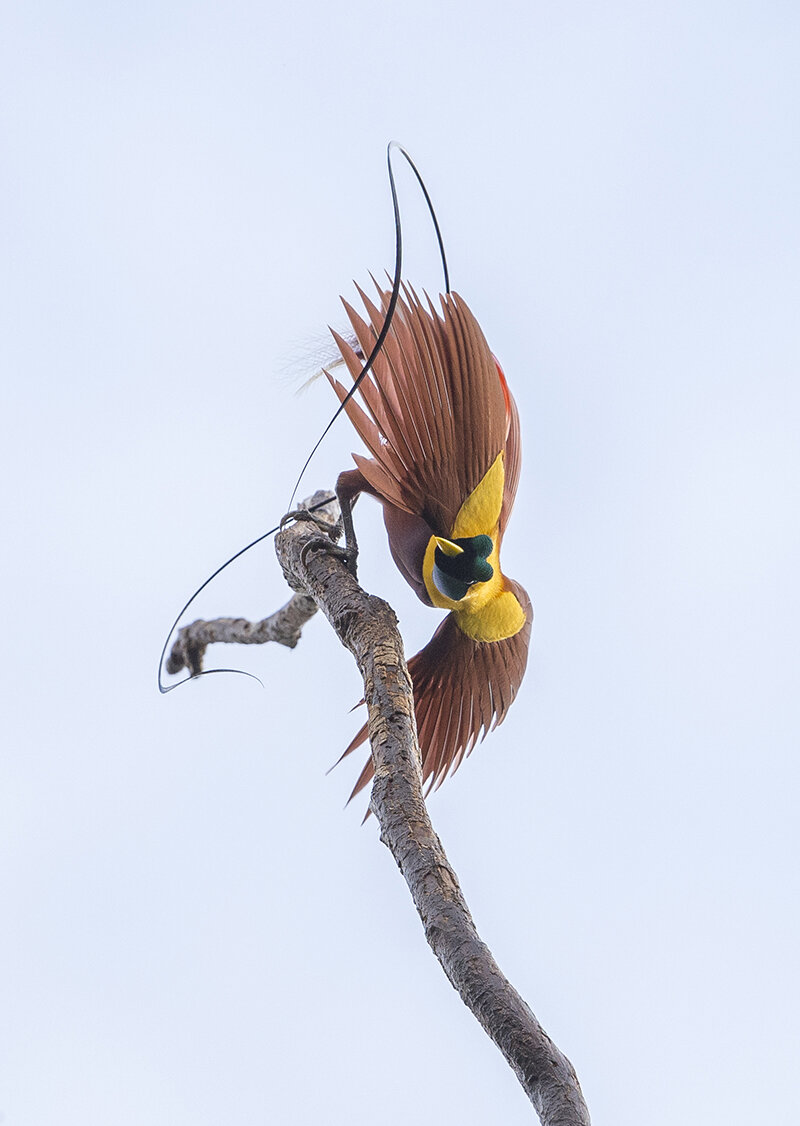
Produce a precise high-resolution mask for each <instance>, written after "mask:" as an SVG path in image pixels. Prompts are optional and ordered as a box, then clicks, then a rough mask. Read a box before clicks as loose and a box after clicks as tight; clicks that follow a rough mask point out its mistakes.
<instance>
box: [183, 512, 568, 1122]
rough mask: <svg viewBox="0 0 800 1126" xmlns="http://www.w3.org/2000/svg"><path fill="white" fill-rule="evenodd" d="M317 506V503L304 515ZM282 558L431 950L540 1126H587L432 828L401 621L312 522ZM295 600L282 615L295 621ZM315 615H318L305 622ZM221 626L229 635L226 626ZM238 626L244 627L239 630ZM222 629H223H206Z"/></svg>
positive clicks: (293, 533)
mask: <svg viewBox="0 0 800 1126" xmlns="http://www.w3.org/2000/svg"><path fill="white" fill-rule="evenodd" d="M320 496H321V494H316V495H315V497H314V498H311V501H309V502H304V503H305V505H306V506H310V505H311V504H313V503H314V502H315V500H316V499H318V498H319V497H320ZM326 514H327V516H328V518H329V520H335V519H336V516H337V515H338V513H337V511H336V509H335V501H334V502H332V503H331V505H330V506H329V507H328V508H327V509H326ZM276 550H277V554H278V559H279V561H280V564H281V568H282V569H283V573H284V575H285V577H286V580H287V582H288V583H289V585H290V586H291V587H292V589H293V590H294V591H295V592H296V594H295V599H296V598H301V599H303V602H302V613H306V612H307V611H308V608H309V602H313V605H315V606H318V607H319V609H320V610H322V612H323V613H324V615H325V617H326V618H327V619H328V621H329V622H330V624H331V626H332V627H333V629H334V630H335V632H336V634H337V636H338V637H339V639H340V641H341V642H342V644H343V645H344V646H345V647H346V648H347V649H349V651H350V652H351V653H352V654H353V656H354V658H355V660H356V662H357V664H358V667H359V669H360V671H361V674H362V676H363V679H364V699H365V702H366V705H367V710H368V724H369V737H370V744H371V747H372V757H373V762H374V766H375V780H374V782H373V787H372V795H371V798H370V809H371V810H372V812H373V813H374V815H375V817H376V818H377V820H378V823H379V825H380V830H381V840H382V841H383V843H384V844H385V845H387V846H388V848H389V850H390V851H391V853H392V855H393V856H394V858H395V860H396V862H397V865H398V867H399V868H400V871H401V872H402V874H403V876H404V878H405V880H406V883H407V884H408V887H409V889H410V891H411V895H412V898H413V900H414V904H415V906H416V908H417V911H418V913H419V916H420V919H421V920H422V925H423V927H424V930H425V937H426V938H427V940H428V943H429V945H430V946H431V949H432V950H433V952H434V953H435V954H436V957H437V958H438V959H439V962H440V963H441V965H442V968H443V969H444V972H445V973H446V974H447V977H448V978H449V979H450V982H451V984H452V985H453V986H454V987H455V989H457V990H458V992H459V994H460V995H461V998H462V1000H463V1001H464V1003H465V1004H466V1005H467V1007H468V1008H469V1009H471V1011H472V1012H473V1014H474V1015H475V1017H476V1018H477V1020H478V1021H479V1022H480V1024H481V1026H482V1027H483V1028H484V1030H485V1031H486V1032H487V1034H488V1035H489V1036H490V1037H491V1039H492V1040H493V1041H494V1042H495V1044H496V1045H497V1047H498V1048H499V1049H500V1051H501V1052H502V1053H503V1055H504V1056H505V1058H506V1060H507V1061H508V1063H509V1064H510V1066H511V1067H512V1069H513V1070H514V1072H515V1074H516V1075H517V1078H518V1079H519V1081H520V1083H521V1084H522V1086H523V1088H524V1090H525V1092H526V1094H527V1095H528V1098H529V1099H530V1101H531V1103H532V1104H533V1106H534V1108H535V1109H536V1111H537V1113H538V1115H539V1118H540V1120H541V1122H542V1124H543V1126H590V1119H589V1111H588V1108H587V1106H586V1103H585V1101H584V1098H583V1094H582V1092H581V1088H580V1084H579V1082H578V1078H577V1075H576V1074H575V1070H574V1068H573V1066H572V1064H571V1063H570V1062H569V1060H568V1059H567V1058H566V1056H564V1055H563V1053H562V1052H561V1051H559V1049H558V1048H557V1047H556V1045H555V1044H554V1043H553V1041H552V1040H551V1039H550V1037H549V1036H548V1035H547V1033H546V1032H545V1031H544V1029H543V1028H542V1026H541V1025H540V1024H539V1022H538V1020H537V1019H536V1017H535V1016H534V1014H533V1012H532V1011H531V1009H530V1008H529V1007H528V1005H527V1003H526V1002H525V1001H524V1000H523V999H522V997H521V996H520V995H519V993H518V992H517V991H516V989H514V987H513V986H512V985H511V983H510V982H509V981H508V980H507V979H506V977H505V976H504V975H503V973H502V972H501V970H500V968H499V966H498V965H497V963H496V962H495V960H494V957H493V955H492V952H491V951H490V950H489V948H488V947H487V946H486V944H485V943H484V942H483V941H482V940H481V938H480V936H479V934H478V932H477V929H476V927H475V923H474V922H473V919H472V916H471V914H470V912H469V908H468V907H467V904H466V901H465V899H464V896H463V894H462V892H461V888H460V887H459V884H458V878H457V876H456V874H455V872H454V871H453V868H452V867H451V865H450V863H449V861H448V859H447V856H446V854H445V851H444V849H443V847H442V843H441V841H440V840H439V837H438V836H437V834H436V832H435V831H434V829H433V825H432V824H431V821H430V818H429V816H428V811H427V808H426V806H425V800H424V798H423V794H422V775H421V770H420V753H419V747H418V745H417V732H416V725H415V720H414V701H413V692H412V686H411V680H410V677H409V675H408V669H407V668H406V662H405V657H404V653H403V643H402V639H401V637H400V634H399V632H398V629H397V618H396V616H395V614H394V611H393V610H392V608H391V607H390V606H389V605H388V604H387V603H386V602H384V601H383V599H381V598H376V597H375V596H374V595H370V594H367V593H366V592H365V591H364V590H362V588H361V587H360V586H359V585H358V583H357V581H356V580H355V579H354V578H353V576H352V575H351V574H350V572H349V571H348V570H347V568H346V567H345V566H344V564H343V563H342V561H341V559H340V558H338V557H337V556H336V555H335V552H336V548H335V546H334V544H333V539H328V538H327V537H325V536H323V535H322V534H321V533H320V531H319V530H318V529H316V528H312V527H310V526H309V524H308V523H306V522H298V523H295V524H293V525H291V526H289V527H287V528H285V529H284V530H283V531H282V532H280V533H279V535H278V536H277V538H276ZM295 599H292V601H291V602H290V603H289V604H288V606H287V607H284V608H283V610H282V611H278V614H282V613H283V612H284V611H287V610H288V607H291V606H292V605H293V604H294V603H295ZM311 613H313V610H311V612H310V613H308V617H310V616H311ZM276 616H277V615H273V618H275V617H276ZM270 620H271V619H265V622H269V621H270ZM305 620H307V618H306V619H305ZM220 623H228V625H227V626H225V627H224V628H223V626H222V625H221V624H220ZM220 623H195V626H196V627H200V626H202V627H203V629H199V628H198V629H197V630H196V634H195V636H196V637H198V638H199V639H200V640H202V639H203V638H206V637H208V639H209V640H218V639H222V638H221V634H222V633H224V632H225V631H226V630H228V635H227V636H226V637H225V638H224V639H225V640H240V639H244V640H245V641H248V642H253V641H255V640H259V641H260V640H268V638H267V637H266V636H264V637H262V632H268V631H262V630H261V627H263V626H264V624H265V623H258V625H257V626H252V627H251V628H250V630H249V631H248V630H247V629H244V628H240V627H242V623H241V620H240V619H237V620H232V619H221V620H220ZM231 623H232V625H233V626H235V627H237V628H236V629H233V628H231ZM248 624H249V623H244V625H248ZM217 626H219V630H217V629H211V628H210V627H217ZM192 628H194V627H189V629H192ZM300 628H302V627H300ZM182 632H183V631H182ZM239 635H240V636H239ZM297 637H299V629H298V631H297ZM297 637H295V638H294V642H293V643H292V644H296V641H297ZM275 640H280V638H275ZM207 643H208V642H207V641H206V644H207ZM283 644H287V642H286V641H284V642H283ZM173 652H174V650H173ZM176 671H177V670H176Z"/></svg>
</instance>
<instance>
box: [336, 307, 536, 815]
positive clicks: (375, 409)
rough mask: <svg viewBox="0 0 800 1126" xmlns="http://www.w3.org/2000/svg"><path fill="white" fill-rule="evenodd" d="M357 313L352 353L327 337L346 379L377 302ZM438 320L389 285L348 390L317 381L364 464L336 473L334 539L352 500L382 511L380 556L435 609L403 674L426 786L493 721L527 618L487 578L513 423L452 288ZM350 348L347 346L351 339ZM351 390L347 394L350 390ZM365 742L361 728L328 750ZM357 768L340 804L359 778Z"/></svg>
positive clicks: (501, 384)
mask: <svg viewBox="0 0 800 1126" xmlns="http://www.w3.org/2000/svg"><path fill="white" fill-rule="evenodd" d="M359 294H360V296H361V298H362V300H363V302H364V308H365V310H366V318H367V319H364V318H363V317H361V316H360V315H359V314H358V313H357V312H356V310H355V309H354V308H353V307H352V306H351V305H349V304H348V303H347V302H346V301H344V300H343V304H344V307H345V310H346V312H347V315H348V317H349V319H350V323H351V325H352V328H353V332H354V333H355V337H356V341H357V345H358V347H357V349H356V348H355V347H353V346H352V345H351V344H350V343H348V342H347V341H346V340H345V339H344V338H343V337H342V336H341V335H339V334H338V333H336V332H334V333H333V335H334V339H335V340H336V344H337V345H338V348H339V351H340V353H341V357H342V360H343V361H344V363H345V364H346V365H347V368H348V371H349V372H350V375H351V377H352V378H353V381H354V382H355V381H356V380H358V379H359V377H360V376H361V375H362V372H363V360H364V357H365V356H369V355H370V354H371V352H372V350H373V349H374V348H375V345H376V341H377V340H378V336H379V334H380V332H381V330H382V329H383V327H384V324H385V321H386V316H387V311H388V307H389V301H390V297H389V295H388V294H384V293H382V292H381V291H380V289H379V290H378V294H379V298H378V299H379V306H376V305H375V304H374V303H373V302H371V301H370V300H369V298H368V297H367V296H366V295H365V294H364V293H363V292H362V291H361V290H359ZM440 303H441V311H439V310H437V309H436V308H435V307H434V306H433V304H432V303H431V302H430V300H428V301H427V306H426V305H424V304H423V303H422V302H421V301H420V300H419V298H418V297H417V295H416V294H415V293H414V291H413V290H412V289H411V288H410V287H408V286H403V294H402V296H400V297H399V299H398V301H397V304H396V307H395V309H394V316H393V318H392V320H391V325H390V329H389V331H388V333H387V335H386V338H385V340H384V343H383V347H382V348H381V350H380V351H379V353H378V354H377V356H376V357H375V359H374V362H373V364H372V369H371V371H369V372H367V374H366V375H364V376H363V378H361V380H360V382H359V383H358V388H357V394H358V395H359V397H360V399H361V404H362V405H359V403H358V402H357V401H356V398H355V396H354V395H353V394H352V393H351V394H350V396H349V397H348V391H347V389H346V388H345V387H344V386H343V385H342V384H341V383H339V382H338V381H337V380H336V379H334V378H333V377H332V376H331V375H330V373H328V372H326V373H325V374H326V375H327V377H328V380H329V381H330V383H331V385H332V387H333V388H334V390H335V391H336V394H337V395H338V397H339V400H340V402H341V403H342V405H343V407H344V410H345V411H346V412H347V415H348V417H349V419H350V421H351V422H352V424H353V426H354V427H355V429H356V431H357V433H358V435H359V437H360V438H361V440H362V441H363V443H364V445H365V446H366V447H367V449H368V450H369V452H370V454H371V455H372V456H371V457H362V456H361V455H359V454H353V459H354V461H355V464H356V468H355V469H351V470H347V471H345V472H344V473H342V474H341V475H340V476H339V479H338V481H337V484H336V491H337V494H338V496H339V500H340V502H341V505H342V513H343V518H344V524H345V529H346V530H347V532H348V543H349V545H351V546H352V547H353V549H354V547H355V537H354V535H353V529H352V516H351V509H352V505H353V503H354V501H355V500H356V498H357V497H358V496H359V495H360V494H361V493H368V494H369V495H371V496H373V497H376V498H377V499H378V500H379V501H380V503H381V505H382V506H383V516H384V522H385V524H386V531H387V533H388V538H389V548H390V550H391V553H392V556H393V558H394V561H395V563H396V564H397V566H398V568H399V570H400V572H401V574H402V575H403V577H404V578H405V579H406V581H407V582H408V583H409V585H410V586H411V587H412V588H413V589H414V591H415V592H416V594H417V596H418V597H419V598H420V599H421V601H422V602H424V603H425V604H426V605H428V606H436V607H440V608H442V609H446V610H449V611H450V613H449V614H448V615H447V617H446V618H444V620H443V621H442V622H441V624H440V625H439V627H438V629H437V630H436V632H435V633H434V635H433V637H432V638H431V640H430V641H429V642H428V644H427V645H426V646H425V648H424V649H423V650H422V651H421V652H419V653H417V655H416V656H415V657H412V658H411V660H410V661H409V663H408V670H409V673H410V674H411V679H412V681H413V685H414V710H415V713H416V719H417V733H418V737H419V744H420V749H421V752H422V773H423V781H424V782H427V783H428V788H429V789H430V787H431V786H434V785H435V786H438V785H439V784H440V783H441V782H442V781H444V779H445V778H446V777H447V775H448V774H449V773H450V772H451V771H455V770H456V769H457V768H458V767H459V765H460V764H461V762H462V761H463V760H464V758H465V757H466V756H467V755H468V754H469V753H470V751H471V750H472V748H473V747H474V746H475V744H476V743H477V741H478V740H479V738H483V737H484V736H485V735H486V734H487V733H488V732H489V731H490V730H492V729H493V728H494V727H496V726H497V725H498V724H499V723H502V721H503V720H504V718H505V716H506V714H507V712H508V709H509V707H510V706H511V703H512V701H513V700H514V697H515V696H516V694H517V690H518V689H519V686H520V684H521V682H522V678H523V676H524V674H525V666H526V664H527V660H528V646H529V643H530V635H531V624H532V620H533V611H532V608H531V603H530V599H529V598H528V595H527V594H526V592H525V591H524V590H523V588H522V587H521V586H520V585H519V583H516V582H514V581H513V580H512V579H509V578H507V577H506V576H505V575H504V574H503V572H502V571H501V569H500V545H501V543H502V540H503V535H504V533H505V530H506V525H507V524H508V520H509V517H510V515H511V509H512V507H513V504H514V497H515V495H516V491H517V484H518V481H519V474H520V459H521V449H520V425H519V414H518V413H517V407H516V404H515V402H514V399H513V397H512V395H511V392H510V391H509V389H508V384H507V383H506V379H505V376H504V374H503V371H502V369H501V367H500V365H499V363H498V362H497V360H496V359H495V357H494V356H493V355H492V353H491V351H490V350H489V346H488V344H487V343H486V340H485V338H484V335H483V333H482V332H481V329H480V326H479V325H478V322H477V321H476V320H475V317H474V316H473V315H472V313H471V312H470V310H469V308H468V307H467V305H466V304H465V302H464V301H463V300H462V299H461V298H460V297H459V296H458V295H457V294H455V293H447V294H446V295H445V296H442V297H440ZM353 344H355V341H354V342H353ZM351 392H352V387H351ZM366 739H367V728H366V725H365V726H364V727H362V729H361V730H360V731H359V733H358V734H357V735H356V737H355V738H354V739H353V741H352V743H351V744H350V746H349V747H348V748H347V750H346V751H345V752H344V755H342V758H344V757H345V755H348V754H349V753H350V752H351V751H353V750H355V749H356V748H357V747H359V746H361V745H362V744H363V743H364V742H365V741H366ZM372 773H373V770H372V761H371V760H369V761H368V762H367V764H366V766H365V767H364V769H363V770H362V772H361V774H360V776H359V778H358V781H357V782H356V785H355V788H354V789H353V793H352V794H351V797H353V796H355V794H357V793H358V792H359V791H360V790H362V789H363V788H364V787H365V786H366V785H367V783H368V782H369V781H370V779H371V777H372Z"/></svg>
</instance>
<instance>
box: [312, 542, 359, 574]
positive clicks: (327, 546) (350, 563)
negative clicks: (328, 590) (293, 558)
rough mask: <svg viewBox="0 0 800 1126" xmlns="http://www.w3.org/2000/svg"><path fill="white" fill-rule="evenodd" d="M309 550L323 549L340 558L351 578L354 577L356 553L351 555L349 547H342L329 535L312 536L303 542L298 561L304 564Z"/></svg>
mask: <svg viewBox="0 0 800 1126" xmlns="http://www.w3.org/2000/svg"><path fill="white" fill-rule="evenodd" d="M309 551H325V552H327V554H328V555H333V556H334V557H335V558H336V559H341V561H342V562H343V563H344V565H345V566H346V567H347V569H348V571H349V572H350V574H351V575H352V576H353V578H355V577H356V558H357V555H353V552H352V551H351V549H350V548H349V547H342V546H341V544H338V543H334V542H333V540H332V539H330V537H329V536H312V537H311V539H309V540H307V541H306V542H305V543H304V544H303V549H302V551H301V552H300V562H301V563H303V564H304V565H305V561H306V555H307V554H308V552H309Z"/></svg>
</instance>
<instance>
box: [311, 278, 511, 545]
mask: <svg viewBox="0 0 800 1126" xmlns="http://www.w3.org/2000/svg"><path fill="white" fill-rule="evenodd" d="M359 293H360V294H361V297H362V300H363V302H364V306H365V309H366V312H367V316H368V317H369V323H367V322H366V321H365V320H363V319H362V318H361V317H360V316H359V314H358V313H357V312H356V311H355V310H354V309H353V308H352V307H351V306H350V305H349V304H348V303H347V302H344V306H345V309H346V310H347V314H348V316H349V318H350V322H351V324H352V326H353V330H354V332H355V334H356V337H357V338H358V343H359V346H360V348H361V350H362V352H363V353H364V354H365V355H368V354H369V353H370V352H371V350H372V347H373V345H374V343H375V340H376V339H377V336H378V333H379V332H380V330H381V328H382V326H383V322H384V317H385V313H386V309H387V306H388V295H386V294H383V293H381V295H380V296H381V307H380V308H378V307H377V306H376V305H374V304H373V303H372V302H371V301H370V300H369V298H367V297H366V296H365V294H364V293H363V292H361V290H359ZM379 293H380V291H379ZM441 305H442V312H441V314H439V313H438V312H437V311H436V310H435V309H434V307H433V305H432V304H431V303H430V301H429V302H428V308H427V309H426V308H424V307H423V305H422V303H421V302H420V300H419V299H418V298H417V296H416V294H415V293H414V292H413V290H411V289H409V288H404V297H401V298H400V300H399V301H398V303H397V307H396V309H395V314H394V318H393V320H392V326H391V329H390V331H389V334H388V336H387V337H386V341H385V343H384V345H383V348H382V350H381V353H380V355H379V356H378V357H377V358H376V360H375V365H374V368H373V370H372V371H371V372H370V373H369V374H368V375H367V376H365V378H364V379H363V380H362V382H361V384H360V385H359V389H358V393H359V395H360V397H361V400H362V402H363V404H364V409H362V407H361V406H359V404H358V403H356V402H355V400H354V399H351V400H350V401H349V402H348V403H347V405H346V407H345V410H346V411H347V414H348V416H349V418H350V421H351V422H352V423H353V425H354V426H355V428H356V430H357V431H358V433H359V435H360V437H361V439H362V441H363V442H364V443H365V445H366V446H367V448H368V450H369V452H370V453H371V454H372V459H369V458H364V457H360V456H359V455H354V459H355V462H356V465H357V466H358V468H359V469H360V470H361V472H362V474H363V475H364V477H365V478H366V479H367V481H369V483H370V484H371V485H372V487H373V488H374V489H375V490H376V491H377V492H378V493H379V494H380V496H382V497H385V498H386V499H387V500H388V501H390V502H391V503H392V504H395V505H397V507H399V508H401V509H403V510H404V511H406V512H410V513H413V514H415V515H418V516H422V517H423V519H425V520H426V521H427V523H428V524H429V525H430V526H431V527H432V528H434V529H436V530H437V531H438V532H439V533H440V534H442V535H448V534H449V533H450V530H451V528H452V526H453V522H454V521H455V518H456V514H457V513H458V510H459V509H460V508H461V505H462V504H463V502H464V501H465V500H466V498H467V497H468V496H469V495H470V493H471V492H472V491H473V490H474V489H475V488H476V486H477V485H478V484H479V483H480V481H481V480H482V479H483V477H484V476H485V474H486V472H487V471H488V469H489V467H490V466H491V465H492V463H493V462H494V460H495V459H496V457H497V455H498V454H499V453H500V451H501V450H502V449H504V448H505V445H506V437H507V435H508V432H509V425H510V423H511V418H510V416H509V407H508V397H507V394H506V393H505V392H504V388H503V382H504V381H502V380H501V377H500V376H499V375H498V369H497V366H496V364H495V360H494V357H493V356H492V353H491V352H490V351H489V346H488V345H487V343H486V340H485V338H484V336H483V333H482V332H481V330H480V326H479V325H478V322H477V321H476V320H475V318H474V317H473V315H472V313H471V312H470V311H469V309H468V308H467V306H466V305H465V303H464V301H463V300H462V299H461V298H460V297H458V296H457V295H456V294H448V295H447V296H443V297H442V298H441ZM334 337H335V339H336V343H337V344H338V346H339V349H340V351H341V353H342V357H343V359H344V361H345V363H346V364H347V367H348V370H349V372H350V374H351V376H352V377H353V378H354V379H355V378H356V377H357V376H358V375H359V373H360V372H361V368H362V366H363V360H362V359H361V358H359V357H358V356H357V355H356V353H355V351H354V350H353V348H351V346H350V345H349V344H348V343H347V341H345V340H344V339H343V338H342V337H341V336H339V335H338V334H337V333H334ZM328 379H329V380H330V382H331V384H332V386H333V387H334V389H335V390H336V393H337V395H338V396H339V399H340V401H344V399H345V396H346V394H347V391H346V389H345V387H344V386H342V384H340V383H338V382H337V381H336V380H335V379H333V378H332V377H331V376H330V375H329V376H328ZM517 425H518V424H517Z"/></svg>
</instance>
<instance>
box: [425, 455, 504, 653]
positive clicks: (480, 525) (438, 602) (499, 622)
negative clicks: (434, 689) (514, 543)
mask: <svg viewBox="0 0 800 1126" xmlns="http://www.w3.org/2000/svg"><path fill="white" fill-rule="evenodd" d="M505 476H506V475H505V464H504V455H503V453H502V452H501V453H499V454H498V455H497V457H496V458H495V460H494V462H493V463H492V465H491V466H490V468H489V470H488V471H487V473H486V475H485V477H484V478H483V480H482V481H481V482H480V483H479V484H478V485H477V487H476V488H475V489H474V490H473V491H472V492H471V493H470V495H469V496H468V497H467V499H466V500H465V501H464V503H463V504H462V505H461V508H460V509H459V510H458V515H457V516H456V519H455V523H454V524H453V527H452V528H450V529H449V538H450V539H451V540H456V539H468V538H471V537H472V536H481V535H486V536H490V537H491V540H492V543H493V544H494V547H493V549H492V552H491V554H490V555H489V563H490V564H491V566H492V569H493V571H494V574H493V575H492V577H491V579H489V581H488V582H485V583H474V584H473V586H471V587H470V588H469V590H468V591H467V593H466V594H465V595H464V597H463V598H461V599H459V600H458V601H457V602H456V601H454V600H453V599H452V598H447V597H446V595H444V594H442V593H441V591H440V590H439V589H438V587H437V586H436V584H435V583H434V581H433V565H434V555H435V552H436V547H437V537H436V536H431V538H430V540H429V541H428V547H427V549H426V551H425V560H424V563H423V566H422V577H423V579H424V582H425V588H426V590H427V591H428V594H429V596H430V599H431V602H432V603H433V604H434V606H439V607H440V608H441V609H443V610H452V611H453V614H454V615H455V619H456V624H457V625H458V627H459V629H461V630H462V632H463V633H465V634H467V636H468V637H471V638H472V639H473V640H474V641H502V640H503V639H504V638H506V637H513V636H514V634H515V633H519V631H520V630H521V629H522V627H523V625H524V624H525V612H524V611H523V609H522V607H521V606H520V604H519V602H518V600H517V598H516V597H515V595H514V594H513V593H512V592H511V591H510V590H507V589H506V582H505V578H504V576H503V574H502V572H501V570H500V554H499V544H498V535H497V533H498V525H499V523H500V510H501V508H502V507H503V490H504V487H505Z"/></svg>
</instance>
